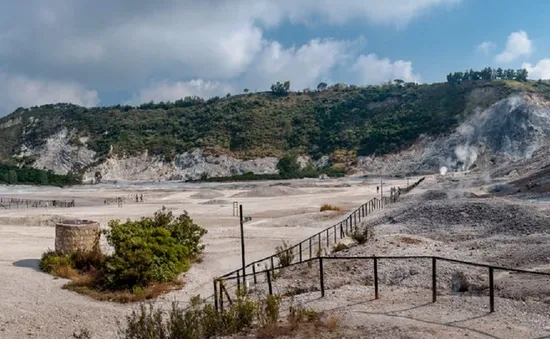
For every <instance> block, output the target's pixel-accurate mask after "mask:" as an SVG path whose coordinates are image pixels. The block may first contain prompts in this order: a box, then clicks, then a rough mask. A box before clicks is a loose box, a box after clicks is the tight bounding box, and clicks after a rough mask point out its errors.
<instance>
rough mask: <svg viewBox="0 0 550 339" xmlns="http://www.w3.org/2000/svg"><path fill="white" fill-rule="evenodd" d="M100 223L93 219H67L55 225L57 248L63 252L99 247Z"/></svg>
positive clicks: (89, 249) (90, 249) (84, 250)
mask: <svg viewBox="0 0 550 339" xmlns="http://www.w3.org/2000/svg"><path fill="white" fill-rule="evenodd" d="M100 235H101V231H100V227H99V223H97V222H95V221H91V220H65V221H62V222H60V223H58V224H56V225H55V250H56V251H58V252H63V253H73V252H77V251H79V250H80V251H83V252H90V251H93V250H96V249H98V247H99V237H100Z"/></svg>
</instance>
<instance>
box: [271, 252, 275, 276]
mask: <svg viewBox="0 0 550 339" xmlns="http://www.w3.org/2000/svg"><path fill="white" fill-rule="evenodd" d="M270 259H271V273H275V264H274V263H273V256H271V258H270Z"/></svg>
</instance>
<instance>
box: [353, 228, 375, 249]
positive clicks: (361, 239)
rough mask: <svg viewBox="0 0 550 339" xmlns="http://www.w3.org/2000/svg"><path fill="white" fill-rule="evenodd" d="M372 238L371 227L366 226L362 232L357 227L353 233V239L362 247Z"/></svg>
mask: <svg viewBox="0 0 550 339" xmlns="http://www.w3.org/2000/svg"><path fill="white" fill-rule="evenodd" d="M371 237H372V232H371V230H370V227H368V226H366V227H365V228H364V229H363V230H360V229H359V228H358V227H357V226H356V227H355V229H354V230H353V232H352V233H351V238H352V239H353V240H355V242H357V243H358V244H360V245H363V244H365V243H366V242H367V241H368V240H369V239H370V238H371Z"/></svg>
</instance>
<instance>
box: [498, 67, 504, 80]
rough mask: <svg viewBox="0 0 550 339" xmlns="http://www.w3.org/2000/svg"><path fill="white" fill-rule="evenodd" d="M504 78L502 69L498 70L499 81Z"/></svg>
mask: <svg viewBox="0 0 550 339" xmlns="http://www.w3.org/2000/svg"><path fill="white" fill-rule="evenodd" d="M503 78H504V71H503V70H502V68H500V67H499V68H497V79H503Z"/></svg>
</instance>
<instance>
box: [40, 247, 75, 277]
mask: <svg viewBox="0 0 550 339" xmlns="http://www.w3.org/2000/svg"><path fill="white" fill-rule="evenodd" d="M73 266H74V263H73V260H72V258H71V255H69V254H62V253H58V252H56V251H52V250H48V251H46V252H44V254H42V258H41V259H40V262H39V264H38V267H40V269H41V270H42V271H44V272H46V273H50V274H53V275H57V274H56V273H57V272H59V270H61V269H63V268H66V267H73Z"/></svg>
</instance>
